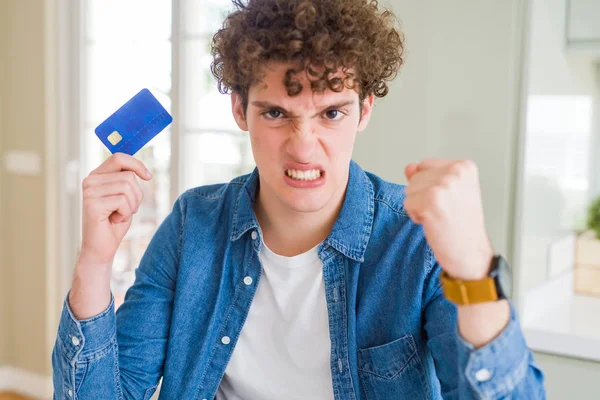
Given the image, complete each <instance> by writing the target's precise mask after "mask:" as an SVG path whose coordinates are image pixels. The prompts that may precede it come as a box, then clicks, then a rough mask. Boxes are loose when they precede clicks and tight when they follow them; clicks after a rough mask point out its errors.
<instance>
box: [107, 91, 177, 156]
mask: <svg viewBox="0 0 600 400" xmlns="http://www.w3.org/2000/svg"><path fill="white" fill-rule="evenodd" d="M172 121H173V117H171V115H170V114H169V113H168V112H167V110H165V109H164V107H163V106H162V105H161V104H160V103H159V102H158V100H157V99H156V97H154V96H153V95H152V93H150V91H149V90H148V89H142V90H140V92H139V93H138V94H136V95H135V96H133V97H132V98H131V99H130V100H129V101H128V102H127V103H125V104H123V106H122V107H121V108H119V109H118V110H117V111H115V112H114V113H113V114H112V115H111V116H110V117H108V118H107V119H106V120H105V121H104V122H102V123H101V124H100V125H98V127H97V128H96V135H97V136H98V138H100V140H101V141H102V143H104V145H105V146H106V147H107V148H108V150H109V151H110V152H111V153H113V154H114V153H117V152H119V153H125V154H129V155H130V156H132V155H134V154H135V153H137V152H138V150H139V149H141V148H142V147H144V145H145V144H146V143H148V142H149V141H150V139H152V138H153V137H154V136H156V135H158V133H159V132H160V131H162V130H163V129H165V128H166V127H167V126H168V125H169V124H170V123H171V122H172Z"/></svg>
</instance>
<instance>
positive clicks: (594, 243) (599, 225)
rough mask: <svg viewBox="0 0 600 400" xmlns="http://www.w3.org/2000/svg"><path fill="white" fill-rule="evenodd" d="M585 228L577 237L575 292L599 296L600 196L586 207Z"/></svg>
mask: <svg viewBox="0 0 600 400" xmlns="http://www.w3.org/2000/svg"><path fill="white" fill-rule="evenodd" d="M586 228H587V230H585V231H584V232H583V233H581V234H580V235H579V236H578V237H577V246H576V249H575V292H577V293H581V294H587V295H592V296H600V196H599V197H597V198H595V199H594V200H593V201H592V202H591V204H590V206H589V208H588V213H587V221H586Z"/></svg>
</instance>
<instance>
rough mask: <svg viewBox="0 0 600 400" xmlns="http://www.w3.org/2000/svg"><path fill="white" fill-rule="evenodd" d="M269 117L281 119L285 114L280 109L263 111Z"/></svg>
mask: <svg viewBox="0 0 600 400" xmlns="http://www.w3.org/2000/svg"><path fill="white" fill-rule="evenodd" d="M262 115H263V116H265V117H266V118H267V119H279V118H281V117H282V116H283V113H282V112H281V111H279V110H275V109H273V110H269V111H267V112H264V113H262Z"/></svg>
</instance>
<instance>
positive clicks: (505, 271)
mask: <svg viewBox="0 0 600 400" xmlns="http://www.w3.org/2000/svg"><path fill="white" fill-rule="evenodd" d="M494 272H495V275H496V276H495V278H496V287H497V289H498V295H499V297H500V298H511V297H512V286H513V285H512V274H511V272H510V266H509V265H508V262H507V261H506V260H505V259H504V257H502V256H499V257H498V262H497V264H496V270H495V271H494Z"/></svg>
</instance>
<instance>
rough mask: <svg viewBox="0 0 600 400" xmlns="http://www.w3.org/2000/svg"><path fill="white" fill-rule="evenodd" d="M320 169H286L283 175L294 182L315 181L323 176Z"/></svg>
mask: <svg viewBox="0 0 600 400" xmlns="http://www.w3.org/2000/svg"><path fill="white" fill-rule="evenodd" d="M324 173H325V172H324V171H321V170H320V169H311V170H307V171H302V170H298V169H287V170H286V171H285V174H286V175H287V176H289V177H290V178H292V179H293V180H296V181H315V180H317V179H319V178H321V176H322V175H323V174H324Z"/></svg>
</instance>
